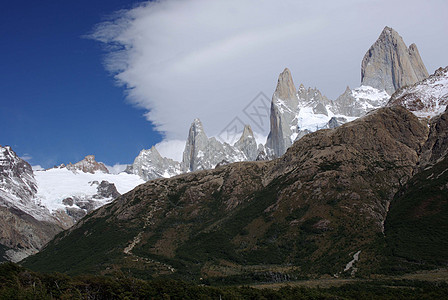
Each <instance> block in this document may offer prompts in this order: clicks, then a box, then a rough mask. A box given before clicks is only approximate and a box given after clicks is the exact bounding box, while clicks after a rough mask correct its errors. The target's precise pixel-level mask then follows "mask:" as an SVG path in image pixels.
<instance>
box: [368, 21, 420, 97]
mask: <svg viewBox="0 0 448 300" xmlns="http://www.w3.org/2000/svg"><path fill="white" fill-rule="evenodd" d="M426 77H428V71H427V70H426V67H425V65H424V64H423V61H422V59H421V57H420V54H419V52H418V50H417V46H416V45H415V44H412V45H411V46H409V48H407V47H406V44H405V43H404V41H403V38H402V37H401V36H400V35H399V34H398V33H397V32H396V31H395V30H393V29H392V28H390V27H387V26H386V27H385V28H384V30H383V31H382V32H381V34H380V36H379V38H378V39H377V41H376V42H375V43H374V44H373V45H372V46H371V47H370V49H369V50H368V51H367V53H366V54H365V56H364V58H363V60H362V63H361V85H363V86H371V87H374V88H376V89H379V90H385V91H386V92H387V93H389V94H390V95H391V94H393V92H394V91H395V90H397V89H399V88H400V87H403V86H405V85H410V84H414V83H416V82H418V81H420V80H422V79H424V78H426Z"/></svg>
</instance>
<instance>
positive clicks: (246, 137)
mask: <svg viewBox="0 0 448 300" xmlns="http://www.w3.org/2000/svg"><path fill="white" fill-rule="evenodd" d="M234 147H235V148H237V149H238V150H240V151H241V152H243V153H244V155H245V156H246V159H247V160H250V161H252V160H255V159H256V158H257V155H258V149H257V142H256V140H255V137H254V133H253V132H252V128H251V127H250V125H246V126H244V130H243V133H242V134H241V137H240V139H239V140H238V141H237V142H236V143H235V145H234Z"/></svg>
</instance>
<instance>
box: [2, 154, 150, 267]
mask: <svg viewBox="0 0 448 300" xmlns="http://www.w3.org/2000/svg"><path fill="white" fill-rule="evenodd" d="M141 183H144V180H143V179H141V178H140V177H139V176H138V175H134V174H127V173H120V174H109V172H108V171H107V168H106V167H105V166H104V164H102V163H99V162H96V161H95V157H94V156H93V155H89V156H86V158H85V159H83V160H82V161H80V162H78V163H75V164H68V165H67V166H65V165H61V166H59V167H55V168H52V169H48V170H41V171H34V172H33V170H32V168H31V166H30V165H29V164H28V163H27V162H26V161H24V160H23V159H21V158H19V157H18V156H17V154H16V153H15V152H14V151H13V150H12V149H11V147H9V146H6V147H2V146H0V261H1V260H2V259H1V258H2V257H3V259H7V260H12V261H19V260H21V259H23V258H24V257H26V256H28V255H30V254H33V253H36V252H37V251H38V250H39V249H40V248H41V247H42V246H44V245H45V244H46V243H47V242H48V241H49V240H50V239H51V238H53V236H54V235H55V234H56V233H58V232H59V231H61V230H63V229H67V228H69V227H71V226H72V225H73V224H74V223H75V222H76V221H78V220H79V219H81V218H82V217H84V216H85V215H86V214H87V213H88V212H90V211H92V210H94V209H96V208H98V207H100V206H103V205H104V204H106V203H109V202H111V201H112V200H113V199H115V198H116V197H118V196H120V194H123V193H126V192H128V191H130V190H132V189H133V188H134V187H136V186H137V185H139V184H141Z"/></svg>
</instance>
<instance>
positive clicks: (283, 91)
mask: <svg viewBox="0 0 448 300" xmlns="http://www.w3.org/2000/svg"><path fill="white" fill-rule="evenodd" d="M296 94H297V92H296V88H295V87H294V82H293V80H292V76H291V71H289V69H288V68H285V70H283V72H282V73H280V75H279V76H278V81H277V87H276V89H275V92H274V96H275V97H277V98H278V99H282V100H289V99H295V98H296Z"/></svg>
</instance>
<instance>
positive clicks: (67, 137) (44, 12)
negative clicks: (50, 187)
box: [0, 0, 161, 167]
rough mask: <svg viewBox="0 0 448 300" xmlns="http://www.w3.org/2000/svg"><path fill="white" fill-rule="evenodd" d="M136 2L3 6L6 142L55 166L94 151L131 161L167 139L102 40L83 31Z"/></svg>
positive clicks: (34, 160)
mask: <svg viewBox="0 0 448 300" xmlns="http://www.w3.org/2000/svg"><path fill="white" fill-rule="evenodd" d="M134 3H135V1H122V0H119V1H118V0H109V1H94V0H93V1H92V0H90V1H86V0H77V1H56V0H55V1H48V0H45V1H4V2H3V3H2V9H1V10H0V66H1V71H0V120H1V123H2V126H1V130H0V144H1V145H10V146H12V147H13V149H14V150H15V151H16V152H17V153H18V154H19V155H20V156H25V157H27V158H28V159H27V160H28V161H29V162H30V163H31V164H33V165H41V166H43V167H51V166H53V165H55V164H60V163H68V162H77V161H79V160H81V159H82V158H83V157H84V156H85V155H88V154H95V155H96V157H97V159H98V160H100V161H103V162H105V163H107V164H109V165H113V164H115V163H129V162H132V161H133V159H134V158H135V156H136V155H137V154H138V152H139V151H140V150H141V149H143V148H148V147H150V146H151V145H153V144H155V143H157V142H159V141H160V140H161V136H160V134H158V133H157V132H155V131H153V129H152V126H151V123H150V122H148V121H147V120H146V119H145V117H144V116H143V114H144V111H143V110H142V109H136V108H135V107H133V106H131V105H129V104H128V103H126V101H125V94H124V89H123V88H121V87H118V86H117V84H116V83H115V81H114V79H113V77H112V76H110V74H109V73H108V72H107V71H106V70H105V68H104V66H103V59H104V51H103V49H102V48H101V47H102V45H100V44H99V43H98V42H96V41H94V40H91V39H85V38H82V36H83V35H86V34H88V33H89V32H91V31H92V29H93V27H94V26H95V24H97V23H98V22H101V21H103V20H104V18H106V17H107V16H108V15H109V14H111V13H113V12H115V11H117V10H119V9H123V8H129V7H131V6H132V5H133V4H134Z"/></svg>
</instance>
